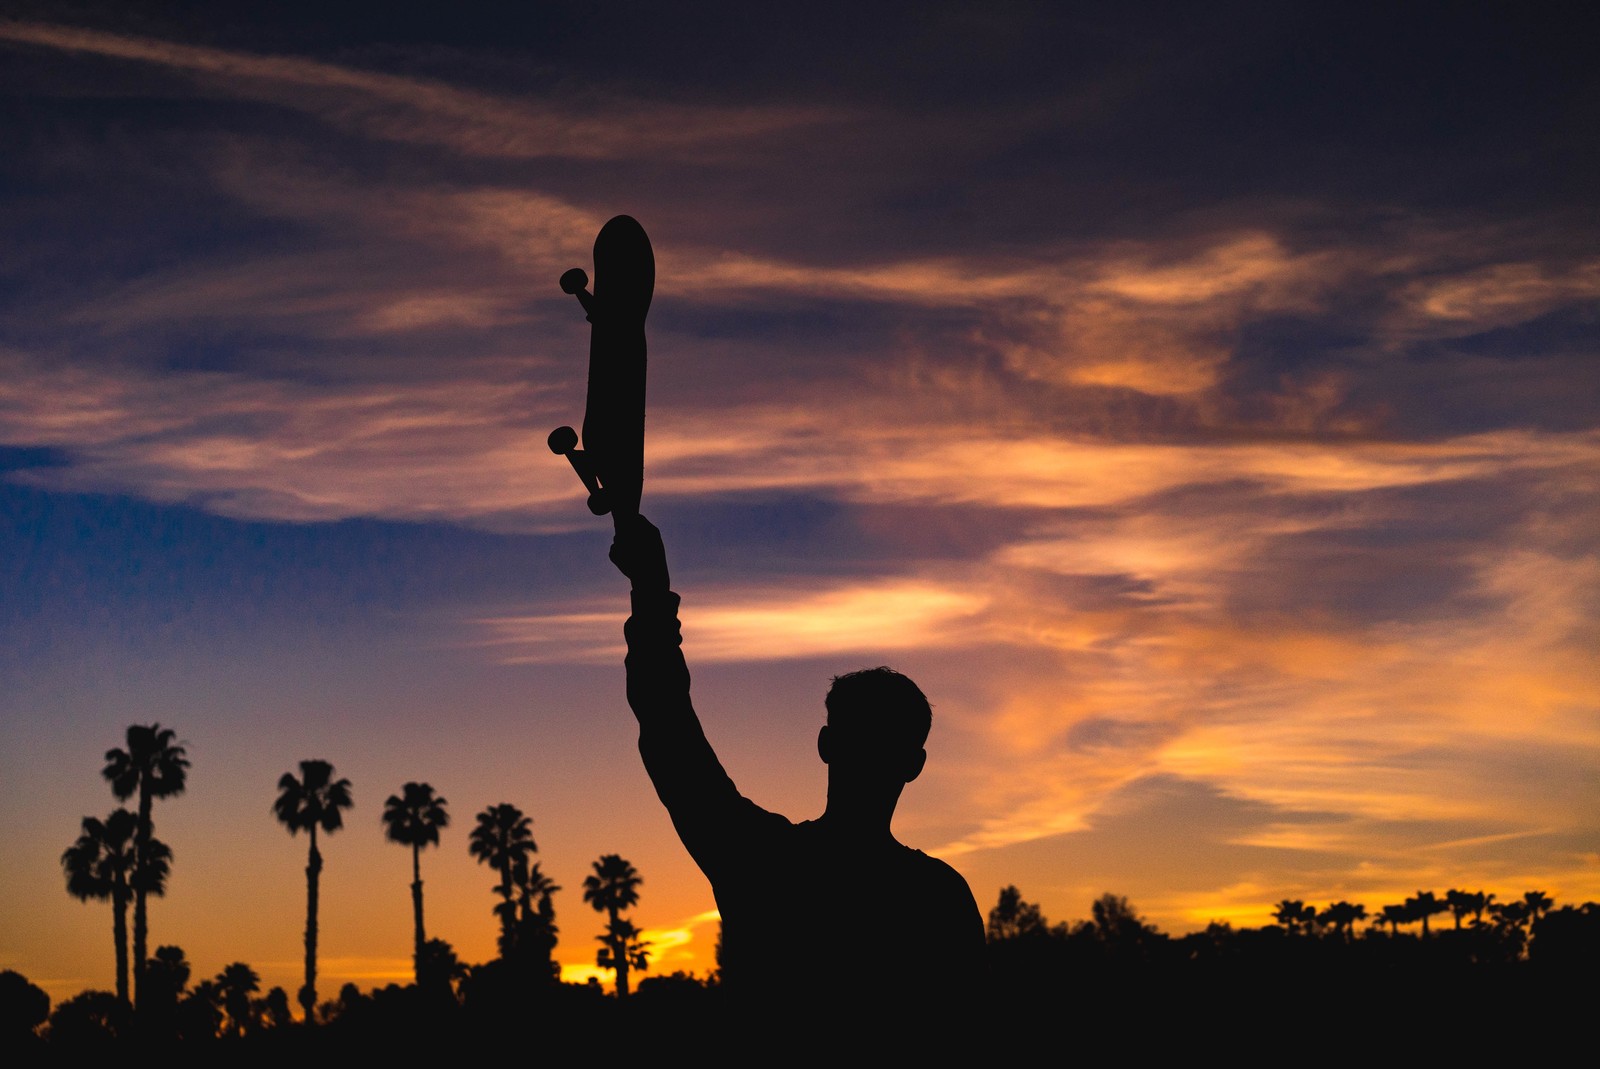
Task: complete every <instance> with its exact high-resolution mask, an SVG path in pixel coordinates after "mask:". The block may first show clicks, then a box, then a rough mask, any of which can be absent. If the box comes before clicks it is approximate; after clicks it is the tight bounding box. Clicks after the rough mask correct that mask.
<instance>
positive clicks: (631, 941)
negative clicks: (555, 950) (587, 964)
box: [594, 917, 651, 998]
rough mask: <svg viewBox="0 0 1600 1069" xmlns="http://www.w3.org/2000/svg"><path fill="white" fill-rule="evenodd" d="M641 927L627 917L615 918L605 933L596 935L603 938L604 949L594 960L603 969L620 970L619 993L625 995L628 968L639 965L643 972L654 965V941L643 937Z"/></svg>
mask: <svg viewBox="0 0 1600 1069" xmlns="http://www.w3.org/2000/svg"><path fill="white" fill-rule="evenodd" d="M639 935H640V932H639V929H637V928H635V927H634V926H633V922H632V921H630V920H628V919H627V918H626V917H616V918H613V919H612V920H611V921H609V922H608V923H607V924H606V930H605V933H604V934H603V935H597V936H595V938H596V939H598V940H600V950H599V952H598V953H596V954H595V958H594V962H595V964H596V965H598V966H600V967H601V968H602V969H610V970H611V971H613V972H615V973H616V974H617V997H619V998H622V997H625V996H626V995H627V993H628V989H627V986H626V985H627V982H628V970H629V969H630V968H632V969H638V970H639V971H640V972H643V971H644V970H646V969H648V968H649V967H650V946H651V944H650V943H647V942H643V941H641V940H640V938H639Z"/></svg>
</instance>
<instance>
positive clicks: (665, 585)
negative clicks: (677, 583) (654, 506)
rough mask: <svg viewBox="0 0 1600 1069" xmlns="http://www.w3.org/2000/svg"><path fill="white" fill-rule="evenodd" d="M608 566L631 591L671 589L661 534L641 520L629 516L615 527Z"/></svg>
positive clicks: (641, 517) (642, 518) (651, 525)
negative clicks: (627, 581) (625, 580)
mask: <svg viewBox="0 0 1600 1069" xmlns="http://www.w3.org/2000/svg"><path fill="white" fill-rule="evenodd" d="M611 563H612V564H615V565H616V566H617V570H618V571H620V572H621V573H622V574H623V575H625V576H627V577H628V578H629V579H630V580H631V581H632V582H633V589H634V590H635V591H648V592H655V591H662V592H664V591H667V590H670V589H671V588H672V582H671V580H670V579H669V578H668V577H667V549H666V547H665V546H664V545H662V544H661V532H660V531H659V530H658V529H657V528H656V525H655V524H653V523H651V522H650V521H649V520H647V519H645V518H644V517H643V516H639V515H634V516H629V517H627V518H625V519H622V520H621V521H620V522H619V523H618V524H617V534H616V537H615V538H614V539H613V540H612V542H611Z"/></svg>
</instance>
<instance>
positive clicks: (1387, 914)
mask: <svg viewBox="0 0 1600 1069" xmlns="http://www.w3.org/2000/svg"><path fill="white" fill-rule="evenodd" d="M1414 919H1415V918H1414V917H1412V915H1411V910H1410V909H1409V908H1407V907H1406V906H1404V905H1395V904H1391V905H1387V906H1384V907H1383V909H1382V910H1381V911H1380V912H1379V913H1378V927H1379V928H1380V929H1381V928H1382V927H1383V926H1384V925H1385V924H1387V925H1388V926H1389V934H1390V935H1399V934H1400V926H1401V925H1402V924H1410V923H1411V922H1412V921H1413V920H1414Z"/></svg>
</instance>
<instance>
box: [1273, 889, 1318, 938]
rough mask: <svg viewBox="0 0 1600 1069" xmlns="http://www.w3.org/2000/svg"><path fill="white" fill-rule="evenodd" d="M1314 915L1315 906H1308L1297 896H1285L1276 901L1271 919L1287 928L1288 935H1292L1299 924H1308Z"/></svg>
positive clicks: (1315, 913) (1298, 928) (1313, 918)
mask: <svg viewBox="0 0 1600 1069" xmlns="http://www.w3.org/2000/svg"><path fill="white" fill-rule="evenodd" d="M1316 916H1317V907H1315V906H1308V905H1306V904H1305V903H1304V902H1302V901H1300V900H1299V899H1298V898H1285V899H1284V900H1283V901H1282V902H1279V903H1278V905H1277V908H1276V909H1275V910H1274V912H1273V914H1272V919H1273V920H1275V921H1277V922H1278V923H1279V924H1281V925H1283V926H1284V928H1286V929H1288V932H1289V934H1290V935H1294V934H1295V933H1296V932H1298V931H1299V930H1300V927H1301V925H1310V924H1311V922H1312V921H1314V920H1315V919H1316Z"/></svg>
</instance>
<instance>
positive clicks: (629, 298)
mask: <svg viewBox="0 0 1600 1069" xmlns="http://www.w3.org/2000/svg"><path fill="white" fill-rule="evenodd" d="M588 284H589V276H588V275H587V274H585V273H584V270H583V268H581V267H574V268H573V269H572V270H570V271H568V272H566V273H565V274H563V275H562V276H561V289H562V290H563V291H564V292H566V293H570V294H572V295H573V296H575V297H577V298H578V301H579V303H581V304H582V305H583V310H584V311H585V312H587V313H588V319H589V323H590V324H591V329H590V331H589V396H588V400H587V402H586V404H585V406H584V412H583V448H582V449H579V448H578V433H577V432H576V431H574V430H573V429H572V428H571V427H557V428H556V429H555V430H553V431H551V432H550V438H549V444H550V451H551V452H552V453H556V454H558V455H561V456H565V457H566V458H567V460H568V461H570V462H571V464H572V470H573V471H576V472H577V473H578V478H579V479H582V480H583V485H584V486H585V487H587V488H588V490H589V511H590V512H592V513H594V514H595V515H596V516H604V515H605V514H606V513H608V512H609V513H610V514H611V519H612V521H613V522H614V523H616V524H618V525H620V524H621V523H622V521H623V520H624V519H626V518H627V517H629V516H633V515H637V514H638V512H639V497H640V494H641V493H642V492H643V489H644V382H645V341H644V317H645V314H646V313H648V312H649V311H650V298H651V296H652V295H653V294H654V292H655V284H656V258H655V252H654V251H653V250H652V249H651V248H650V238H649V237H648V236H647V235H646V234H645V232H644V227H642V226H640V225H639V223H638V221H637V220H635V219H634V218H633V217H632V216H627V215H618V216H615V217H614V218H612V219H611V220H610V221H608V222H607V223H606V225H605V226H603V227H601V228H600V233H599V235H598V236H596V237H595V239H594V292H593V293H590V292H589V290H588V289H587V288H586V287H587V286H588Z"/></svg>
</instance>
